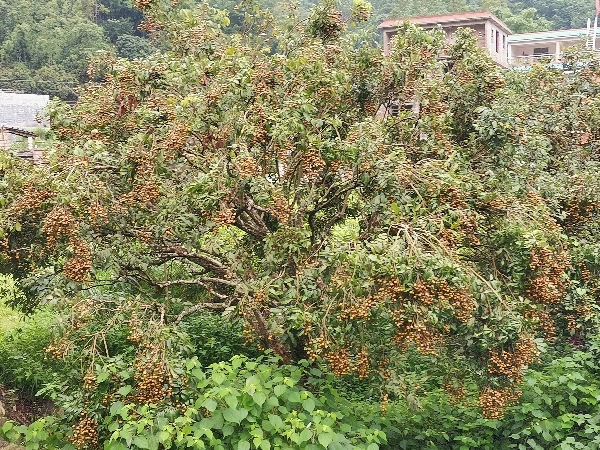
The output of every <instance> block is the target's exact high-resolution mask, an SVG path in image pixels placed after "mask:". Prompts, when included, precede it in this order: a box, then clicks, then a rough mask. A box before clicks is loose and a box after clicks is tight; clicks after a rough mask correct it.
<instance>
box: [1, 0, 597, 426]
mask: <svg viewBox="0 0 600 450" xmlns="http://www.w3.org/2000/svg"><path fill="white" fill-rule="evenodd" d="M170 3H171V2H162V1H160V0H144V1H142V0H140V1H138V2H137V6H138V8H140V9H141V10H142V11H143V12H144V13H145V15H146V20H145V22H144V25H143V26H144V28H145V29H146V31H148V32H152V33H155V34H156V35H157V36H158V37H159V38H160V39H164V40H165V41H166V42H168V49H169V50H168V51H166V52H164V53H162V54H158V55H153V56H151V57H149V58H148V59H146V60H140V61H135V62H131V61H127V60H122V59H115V58H113V57H111V56H110V55H105V56H103V57H101V58H99V59H98V60H97V61H95V62H94V63H93V64H92V66H91V67H90V70H89V74H90V76H91V77H92V78H93V79H94V80H96V81H95V82H93V83H90V84H89V85H88V86H87V87H86V88H85V89H84V90H83V91H82V92H81V96H80V99H79V102H78V103H77V104H76V105H75V106H73V107H70V106H67V105H64V104H60V103H53V104H52V106H51V107H50V109H49V113H50V116H51V118H52V125H53V128H54V130H55V132H56V133H57V135H58V137H59V143H58V145H57V146H56V148H55V149H54V150H52V151H51V152H49V153H48V154H47V155H46V157H47V160H48V164H47V165H44V166H41V167H27V168H26V167H24V166H18V165H17V164H16V163H14V162H8V163H3V164H4V165H3V166H2V180H3V192H2V198H3V202H2V209H1V210H0V227H1V229H2V239H3V240H2V247H1V250H2V256H1V260H0V262H1V267H2V270H3V271H6V272H10V273H13V274H14V275H15V276H16V277H17V278H19V281H20V285H21V287H22V289H23V290H24V291H25V293H26V294H27V295H26V297H25V299H21V300H19V301H18V303H20V306H21V307H22V308H23V309H25V310H30V309H32V308H35V307H36V306H37V305H38V304H40V303H45V302H48V301H52V302H53V303H54V304H57V305H59V307H60V308H63V310H64V311H68V312H69V314H70V321H69V324H70V325H69V327H70V330H71V331H70V332H71V333H75V334H76V333H77V331H78V330H81V329H82V328H84V329H86V327H88V326H89V324H90V323H92V322H93V323H94V324H96V325H94V327H95V328H94V327H92V328H93V329H94V330H95V331H94V333H96V334H93V336H96V337H95V338H89V339H88V340H87V341H86V342H89V348H88V350H89V352H90V354H92V355H93V354H98V355H99V356H98V357H101V356H102V355H109V354H110V352H111V350H110V349H109V348H108V347H106V345H105V343H104V344H103V340H102V339H101V338H97V336H103V335H104V334H103V333H106V332H107V330H108V329H110V328H111V327H117V326H123V325H124V324H125V325H127V326H129V327H130V338H131V341H132V342H135V343H140V352H142V351H146V352H147V354H148V355H150V357H154V356H156V355H158V354H159V353H160V352H161V351H162V350H160V349H161V348H162V347H156V346H149V347H144V346H143V345H142V343H143V342H145V340H147V339H150V336H160V337H161V339H163V338H164V337H165V336H168V334H169V333H168V330H175V329H176V327H177V325H178V324H179V323H180V322H181V321H182V320H184V319H186V318H187V317H190V316H192V315H194V314H207V313H219V314H222V313H225V314H228V316H229V317H231V318H232V320H234V319H235V318H236V317H237V318H238V319H237V320H242V321H243V322H244V326H245V334H246V336H247V339H248V340H249V341H252V340H254V341H256V342H257V343H258V344H259V345H260V346H261V347H263V348H269V349H271V350H273V351H274V352H275V353H276V354H278V355H279V356H280V357H281V358H282V359H283V361H285V362H291V361H296V360H299V359H303V358H310V359H312V360H317V359H323V360H324V361H325V362H327V363H328V364H329V366H330V368H331V370H332V371H333V373H334V374H336V375H338V376H344V375H347V374H351V373H353V374H355V375H356V376H357V377H358V378H370V377H379V379H380V380H381V382H382V383H384V384H386V383H387V387H388V388H389V389H390V390H391V391H392V392H401V391H402V389H403V388H402V386H405V382H404V381H402V380H401V378H402V377H403V376H404V375H402V374H407V373H408V372H410V371H411V370H412V369H411V367H412V366H411V365H410V364H409V362H408V361H409V359H410V358H413V357H414V354H415V352H416V354H417V355H419V357H420V358H421V359H422V360H423V361H427V363H428V367H429V369H428V370H429V371H430V373H429V375H432V376H436V377H437V378H438V379H439V380H440V384H442V383H444V384H445V385H447V386H449V389H457V388H459V387H460V386H458V387H457V382H458V381H457V380H463V379H475V380H477V381H479V382H480V383H481V385H482V391H481V397H480V403H481V405H482V406H483V407H484V408H485V411H486V414H487V415H488V416H489V417H497V416H498V415H501V410H502V408H503V407H504V406H506V405H507V404H509V403H510V402H513V401H515V400H516V399H517V398H518V395H519V394H518V390H517V388H516V385H517V384H518V382H519V381H520V379H521V376H522V372H523V370H524V369H525V368H526V367H527V365H528V364H531V363H532V362H533V361H534V360H535V358H536V356H537V353H538V344H539V343H540V342H541V340H543V339H545V340H547V341H548V342H551V341H552V340H556V339H560V340H565V339H570V340H571V341H572V342H575V341H576V342H585V339H586V336H587V335H588V334H589V333H592V332H594V330H595V329H596V325H597V322H596V318H597V314H596V310H597V307H596V304H595V302H596V301H597V299H598V292H599V291H598V285H597V281H596V277H597V274H598V270H599V262H600V261H599V259H598V258H599V257H598V244H597V238H596V237H595V236H597V234H596V231H597V214H598V209H597V205H598V198H597V196H598V192H600V191H598V190H597V189H596V186H597V184H598V181H597V177H596V176H595V175H594V174H595V172H594V171H595V170H596V167H597V164H598V158H597V151H598V150H597V142H598V136H597V133H596V131H595V130H597V129H598V127H597V126H596V125H595V122H596V120H597V119H598V117H597V115H598V114H597V112H594V111H597V110H598V109H597V108H595V105H596V103H597V102H598V100H597V98H598V86H599V85H600V72H599V69H598V66H597V64H596V62H595V60H593V58H592V59H585V58H587V56H585V55H583V56H581V55H577V54H574V55H573V56H572V67H573V68H575V69H576V70H575V73H574V74H572V75H571V76H570V77H565V75H564V74H563V72H562V71H556V70H552V69H548V68H545V67H536V68H534V69H533V70H532V71H531V72H529V73H508V72H505V71H504V70H503V69H501V68H499V67H497V66H496V65H495V64H494V63H493V61H492V60H491V59H490V58H489V57H488V56H487V55H485V53H484V52H483V51H482V50H481V49H479V48H478V47H477V46H476V43H475V38H474V37H473V36H472V35H471V34H470V33H469V32H468V31H466V30H463V31H462V32H460V33H459V36H458V40H457V43H456V44H455V45H454V46H452V47H451V48H447V46H446V44H445V41H444V36H443V33H441V32H439V31H433V32H425V31H423V30H420V29H418V28H415V27H413V26H410V25H408V24H406V25H405V26H404V27H403V28H402V29H401V30H400V32H399V34H398V37H397V38H396V40H395V42H394V45H393V49H392V52H391V55H390V56H389V57H383V56H382V55H381V51H380V50H379V49H378V48H374V47H372V46H371V45H370V44H369V43H367V42H361V41H357V40H356V39H353V38H352V36H350V35H347V34H345V28H346V20H347V19H348V18H345V17H344V16H343V15H342V14H341V13H339V12H337V11H336V10H335V7H334V6H335V5H334V4H333V2H326V3H325V4H323V5H321V6H319V7H317V8H316V9H315V10H314V12H313V15H312V16H311V18H310V19H309V20H308V21H303V20H300V19H298V20H295V18H294V17H293V16H292V17H291V18H290V19H289V22H287V23H286V24H284V25H283V26H281V27H276V26H275V25H274V24H273V21H272V20H269V17H268V15H261V16H258V17H255V18H252V17H248V23H249V24H250V26H249V28H252V30H253V33H252V34H248V35H239V34H234V35H230V34H227V33H223V31H222V27H223V25H224V24H226V23H227V19H226V15H225V14H224V13H223V12H220V11H218V10H215V9H212V8H210V7H208V6H207V5H205V4H201V5H200V6H198V8H196V9H193V10H192V9H186V8H184V7H176V6H174V5H173V6H170ZM363 6H364V5H363ZM365 8H366V6H364V7H362V6H361V5H360V4H359V5H358V6H357V7H356V8H355V13H356V14H358V15H359V16H362V18H364V16H365V13H367V12H368V10H367V9H365ZM359 18H360V17H359ZM448 57H449V58H448ZM581 58H584V59H583V60H582V59H581ZM582 61H583V62H582ZM574 99H576V100H574ZM405 104H410V105H412V106H411V108H410V109H407V108H404V107H403V105H405ZM394 105H397V106H399V107H398V108H396V107H395V106H394ZM392 111H398V113H397V114H396V115H394V114H392ZM98 324H102V327H98ZM67 336H69V334H68V332H67ZM87 336H88V337H89V335H87ZM73 342H74V340H72V341H69V340H68V339H67V341H65V343H63V344H64V348H63V349H62V350H64V351H65V352H66V351H68V349H69V348H72V346H73V345H75V344H73ZM69 346H71V347H69ZM57 348H58V347H57ZM57 348H54V349H53V351H55V352H57V353H58V354H59V355H60V354H61V352H62V350H61V349H60V348H59V349H58V350H57ZM153 355H154V356H153ZM156 357H157V358H158V356H156ZM157 370H158V369H157ZM161 392H162V391H161ZM163 393H164V392H163ZM164 395H166V394H164Z"/></svg>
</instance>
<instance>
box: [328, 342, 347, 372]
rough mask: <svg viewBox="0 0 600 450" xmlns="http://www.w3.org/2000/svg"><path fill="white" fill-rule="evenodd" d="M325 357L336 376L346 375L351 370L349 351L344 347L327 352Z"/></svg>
mask: <svg viewBox="0 0 600 450" xmlns="http://www.w3.org/2000/svg"><path fill="white" fill-rule="evenodd" d="M325 359H326V360H327V363H328V365H329V368H330V369H331V371H332V372H333V374H334V375H335V376H336V377H341V376H344V375H348V374H349V373H350V371H351V370H352V364H351V362H350V352H349V351H348V350H346V349H345V348H340V349H338V350H334V351H329V352H327V353H326V354H325Z"/></svg>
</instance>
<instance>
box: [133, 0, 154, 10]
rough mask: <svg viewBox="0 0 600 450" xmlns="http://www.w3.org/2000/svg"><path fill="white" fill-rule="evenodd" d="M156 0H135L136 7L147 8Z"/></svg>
mask: <svg viewBox="0 0 600 450" xmlns="http://www.w3.org/2000/svg"><path fill="white" fill-rule="evenodd" d="M153 1H154V0H135V7H136V8H137V9H146V8H148V7H150V6H151V5H152V2H153Z"/></svg>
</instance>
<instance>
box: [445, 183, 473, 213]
mask: <svg viewBox="0 0 600 450" xmlns="http://www.w3.org/2000/svg"><path fill="white" fill-rule="evenodd" d="M440 201H441V202H442V203H445V204H448V205H450V207H451V208H452V209H466V208H467V206H468V205H467V202H465V201H464V200H463V199H462V194H461V192H460V189H458V188H457V187H456V186H448V187H447V188H446V189H445V190H444V191H442V192H441V193H440Z"/></svg>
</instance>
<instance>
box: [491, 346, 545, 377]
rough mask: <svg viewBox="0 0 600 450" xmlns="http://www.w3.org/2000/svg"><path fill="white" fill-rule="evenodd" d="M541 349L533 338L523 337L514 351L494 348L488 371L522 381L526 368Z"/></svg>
mask: <svg viewBox="0 0 600 450" xmlns="http://www.w3.org/2000/svg"><path fill="white" fill-rule="evenodd" d="M538 355H539V351H538V348H537V345H536V343H535V341H534V340H533V339H531V338H526V339H523V340H522V341H520V342H518V343H517V344H516V345H515V348H514V350H513V351H505V350H492V351H490V359H489V362H488V372H489V373H491V374H496V375H503V376H505V377H507V378H508V379H510V380H513V381H514V382H516V383H519V382H521V380H522V378H523V371H524V369H525V368H526V367H527V366H528V365H530V364H531V363H532V362H534V361H535V359H536V358H537V357H538Z"/></svg>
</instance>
